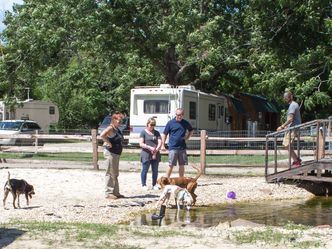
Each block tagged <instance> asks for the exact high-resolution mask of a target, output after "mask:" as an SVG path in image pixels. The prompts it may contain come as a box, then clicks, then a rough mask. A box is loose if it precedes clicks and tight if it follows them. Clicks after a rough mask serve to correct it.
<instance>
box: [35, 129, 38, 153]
mask: <svg viewBox="0 0 332 249" xmlns="http://www.w3.org/2000/svg"><path fill="white" fill-rule="evenodd" d="M37 153H38V130H36V136H35V154H37Z"/></svg>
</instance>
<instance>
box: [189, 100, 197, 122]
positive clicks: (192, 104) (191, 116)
mask: <svg viewBox="0 0 332 249" xmlns="http://www.w3.org/2000/svg"><path fill="white" fill-rule="evenodd" d="M189 119H196V102H192V101H190V102H189Z"/></svg>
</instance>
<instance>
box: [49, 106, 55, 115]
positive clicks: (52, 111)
mask: <svg viewBox="0 0 332 249" xmlns="http://www.w3.org/2000/svg"><path fill="white" fill-rule="evenodd" d="M49 114H51V115H53V114H55V107H54V106H50V108H49Z"/></svg>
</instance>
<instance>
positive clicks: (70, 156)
mask: <svg viewBox="0 0 332 249" xmlns="http://www.w3.org/2000/svg"><path fill="white" fill-rule="evenodd" d="M98 157H99V159H100V160H103V159H104V157H103V153H99V154H98ZM1 158H6V159H25V158H29V159H32V160H64V161H78V162H92V153H84V152H82V153H78V152H68V153H40V152H39V153H8V152H4V153H1ZM285 158H286V157H285ZM278 159H283V158H281V157H280V158H278ZM121 160H123V161H140V155H139V153H123V154H122V155H121ZM188 160H189V163H199V162H200V156H193V155H191V156H188ZM264 160H265V157H264V156H263V155H262V156H259V155H251V156H250V155H207V156H206V163H207V164H229V165H264V162H265V161H264ZM161 161H162V162H165V163H166V162H168V156H167V155H162V157H161Z"/></svg>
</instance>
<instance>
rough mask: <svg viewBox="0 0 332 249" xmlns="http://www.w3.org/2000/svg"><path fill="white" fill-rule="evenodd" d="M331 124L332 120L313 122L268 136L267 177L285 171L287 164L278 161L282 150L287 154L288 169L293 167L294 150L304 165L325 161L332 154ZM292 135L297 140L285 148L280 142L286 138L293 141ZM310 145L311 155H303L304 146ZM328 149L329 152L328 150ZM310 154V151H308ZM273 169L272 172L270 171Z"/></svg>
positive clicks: (266, 149) (266, 153) (266, 154)
mask: <svg viewBox="0 0 332 249" xmlns="http://www.w3.org/2000/svg"><path fill="white" fill-rule="evenodd" d="M331 122H332V119H319V120H313V121H310V122H307V123H303V124H300V125H297V126H293V127H290V128H288V129H285V130H282V131H277V132H273V133H270V134H268V135H266V143H265V176H268V175H270V174H275V173H278V172H280V171H281V170H284V166H285V163H284V162H282V160H278V155H279V154H280V150H284V151H286V152H287V155H288V159H287V164H286V166H287V168H288V169H291V167H292V158H291V154H290V151H291V149H293V150H294V151H295V152H296V154H297V155H298V157H300V158H301V159H302V163H303V164H305V163H306V162H312V161H315V162H318V161H319V160H321V159H323V158H324V157H325V156H326V155H330V154H331V146H330V144H331V142H332V140H331V128H332V127H331ZM292 134H295V139H294V141H293V143H289V145H288V147H287V148H283V147H282V145H281V144H280V143H278V142H279V141H281V140H282V138H283V137H284V136H289V137H288V138H289V140H291V139H292V137H291V136H292ZM308 143H310V144H311V145H310V146H311V147H312V150H311V153H303V150H302V147H303V145H304V144H308ZM271 147H272V151H273V152H272V154H273V155H272V156H273V159H274V160H273V163H270V160H269V155H270V154H271V149H270V148H271ZM326 148H327V150H326ZM306 152H308V151H306ZM271 168H272V172H270V171H269V170H270V169H271Z"/></svg>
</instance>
